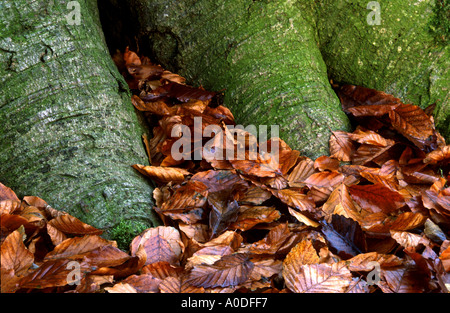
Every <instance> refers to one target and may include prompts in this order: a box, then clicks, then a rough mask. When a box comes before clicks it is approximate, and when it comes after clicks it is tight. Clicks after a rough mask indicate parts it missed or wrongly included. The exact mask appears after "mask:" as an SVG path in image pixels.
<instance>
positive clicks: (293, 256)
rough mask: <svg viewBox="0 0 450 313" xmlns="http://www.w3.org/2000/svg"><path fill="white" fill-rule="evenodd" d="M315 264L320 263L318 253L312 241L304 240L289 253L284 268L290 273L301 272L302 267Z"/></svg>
mask: <svg viewBox="0 0 450 313" xmlns="http://www.w3.org/2000/svg"><path fill="white" fill-rule="evenodd" d="M315 263H319V256H318V255H317V251H316V249H314V246H313V244H312V241H311V240H309V239H304V240H302V241H301V242H299V243H298V244H297V245H296V246H295V247H294V248H292V250H291V251H290V252H289V253H288V255H287V256H286V258H285V259H284V261H283V268H284V270H285V271H288V272H289V271H292V272H299V270H300V267H301V266H302V265H305V264H315Z"/></svg>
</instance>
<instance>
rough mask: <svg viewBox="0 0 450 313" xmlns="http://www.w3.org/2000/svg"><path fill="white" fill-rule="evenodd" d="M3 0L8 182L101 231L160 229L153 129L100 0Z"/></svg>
mask: <svg viewBox="0 0 450 313" xmlns="http://www.w3.org/2000/svg"><path fill="white" fill-rule="evenodd" d="M78 2H79V3H80V8H81V24H80V25H69V23H68V21H67V19H66V15H68V14H69V13H70V12H72V9H70V8H68V7H67V3H68V1H50V2H49V1H19V0H17V1H13V0H8V1H3V0H2V1H0V21H1V25H0V121H1V122H0V147H1V149H0V181H1V182H2V183H4V184H5V185H7V186H9V187H11V188H12V189H13V190H14V191H15V192H17V193H18V195H20V196H25V195H34V196H39V197H41V198H43V199H44V200H46V201H47V202H48V203H49V204H50V205H51V206H53V207H55V208H57V209H61V210H64V211H67V212H69V213H70V214H73V215H75V216H77V217H78V218H80V219H81V220H83V221H84V222H86V223H89V224H91V225H93V226H96V227H98V228H102V229H106V230H110V231H114V228H115V227H117V225H118V224H119V223H120V222H121V221H124V220H127V221H129V222H130V223H131V225H132V227H129V229H132V230H133V231H135V230H136V229H138V228H140V229H142V227H145V226H150V225H152V223H154V221H156V218H155V216H154V215H153V213H152V200H151V199H152V187H151V186H150V184H149V183H148V182H147V181H146V180H145V179H144V178H142V177H141V175H140V174H138V173H137V172H135V171H134V169H132V167H131V165H133V164H135V163H145V162H146V155H145V152H144V148H143V146H142V143H141V140H140V137H141V135H142V133H143V131H144V129H143V127H142V125H141V124H140V122H139V121H138V118H137V115H136V112H135V111H134V108H133V106H132V104H131V102H130V94H129V91H128V89H127V87H126V84H125V82H124V81H123V79H122V77H121V76H120V75H119V73H118V72H117V69H116V68H115V65H114V63H113V62H112V60H111V58H110V56H109V53H108V51H107V49H106V46H105V43H104V39H103V37H102V32H101V28H100V23H99V19H98V11H97V7H96V2H95V1H86V2H85V1H78Z"/></svg>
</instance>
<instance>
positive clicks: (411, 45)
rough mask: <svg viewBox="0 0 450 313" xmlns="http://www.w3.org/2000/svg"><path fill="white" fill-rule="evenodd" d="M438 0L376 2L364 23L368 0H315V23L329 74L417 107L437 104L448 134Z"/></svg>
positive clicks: (442, 9) (446, 61) (446, 57)
mask: <svg viewBox="0 0 450 313" xmlns="http://www.w3.org/2000/svg"><path fill="white" fill-rule="evenodd" d="M441 2H442V1H439V0H438V1H437V2H435V1H432V0H424V1H418V0H417V1H402V0H391V1H379V2H378V3H379V18H380V21H379V24H376V23H373V22H371V23H368V21H367V19H368V15H369V14H370V13H371V12H375V10H373V9H372V8H371V6H368V4H369V1H366V0H345V1H344V0H337V1H336V0H322V1H319V2H316V3H317V5H316V10H317V16H318V19H317V21H318V23H317V25H316V27H317V30H318V34H319V43H320V49H321V52H322V55H323V57H324V60H325V63H326V64H327V68H328V74H329V76H330V77H332V78H333V79H334V80H336V81H338V82H344V83H350V84H356V85H362V86H365V87H369V88H374V89H378V90H382V91H385V92H387V93H390V94H393V95H395V96H396V97H398V98H401V99H402V100H403V101H404V102H405V103H413V104H416V105H419V106H421V107H422V108H425V107H426V106H428V105H430V104H432V103H436V105H437V108H436V110H435V112H434V115H435V118H436V124H437V126H438V129H439V130H440V131H441V133H442V134H443V135H445V136H446V137H447V138H450V119H449V116H450V102H449V101H450V99H449V86H450V73H449V68H450V54H449V46H448V34H447V37H446V35H445V33H446V31H445V29H446V26H445V25H448V21H447V20H446V19H445V17H446V16H448V15H449V13H450V12H449V11H448V10H449V6H448V4H447V5H443V4H442V3H441ZM369 20H370V21H374V22H375V20H374V16H369ZM371 24H373V25H371ZM447 32H448V29H447Z"/></svg>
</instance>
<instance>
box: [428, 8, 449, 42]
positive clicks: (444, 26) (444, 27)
mask: <svg viewBox="0 0 450 313" xmlns="http://www.w3.org/2000/svg"><path fill="white" fill-rule="evenodd" d="M435 3H436V4H435V6H434V8H433V13H434V16H433V17H432V18H431V19H430V22H429V26H430V31H431V32H432V33H433V34H434V35H435V37H436V39H437V41H438V42H440V43H442V44H444V45H445V44H447V43H448V41H449V39H450V1H449V0H435Z"/></svg>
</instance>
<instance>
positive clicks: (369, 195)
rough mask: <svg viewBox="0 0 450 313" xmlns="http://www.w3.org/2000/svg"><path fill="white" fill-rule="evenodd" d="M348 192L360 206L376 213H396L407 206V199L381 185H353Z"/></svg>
mask: <svg viewBox="0 0 450 313" xmlns="http://www.w3.org/2000/svg"><path fill="white" fill-rule="evenodd" d="M348 190H349V192H350V194H351V196H352V198H353V200H355V201H356V202H357V203H358V204H359V206H360V207H361V208H362V209H364V210H367V211H371V212H374V213H377V212H384V213H386V214H389V213H392V212H395V211H396V210H398V209H399V208H401V207H402V206H403V205H404V204H405V199H404V198H403V197H402V196H401V195H400V194H399V193H398V192H395V191H392V190H390V189H389V188H386V187H385V186H383V185H381V184H373V185H353V186H349V187H348Z"/></svg>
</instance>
